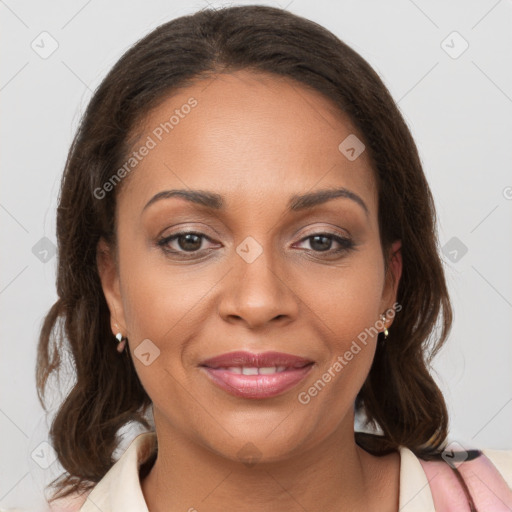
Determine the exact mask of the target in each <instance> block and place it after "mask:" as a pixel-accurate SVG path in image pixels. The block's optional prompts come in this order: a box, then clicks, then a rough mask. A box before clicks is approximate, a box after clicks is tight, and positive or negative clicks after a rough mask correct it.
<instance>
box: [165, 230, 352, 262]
mask: <svg viewBox="0 0 512 512" xmlns="http://www.w3.org/2000/svg"><path fill="white" fill-rule="evenodd" d="M185 235H196V236H198V237H200V238H201V239H206V240H210V241H213V240H211V238H210V237H208V236H206V235H205V234H203V233H199V232H197V231H180V232H179V233H174V234H173V235H170V236H166V237H164V238H161V239H160V240H158V242H157V245H158V246H159V247H161V249H162V250H163V251H164V252H165V253H167V254H173V255H176V254H177V255H179V256H180V257H184V258H194V257H195V255H197V254H198V253H200V252H202V251H204V250H205V249H199V250H197V251H184V250H175V249H170V248H169V247H168V245H169V244H170V243H171V242H173V241H174V240H177V239H178V238H180V237H181V236H185ZM317 236H322V237H326V238H329V239H331V240H334V241H335V242H337V243H338V244H339V245H340V246H341V247H340V248H339V249H336V250H333V249H327V250H326V251H315V250H314V249H309V250H311V251H312V252H314V253H316V254H319V255H322V254H325V255H329V256H332V255H337V254H341V253H348V252H350V251H352V250H354V249H355V246H356V244H355V243H354V242H353V241H352V240H351V239H350V238H345V237H342V236H339V235H336V234H334V233H329V232H318V233H312V234H311V235H308V236H306V237H304V238H302V239H301V240H300V241H299V242H304V241H306V240H309V239H311V238H314V237H317Z"/></svg>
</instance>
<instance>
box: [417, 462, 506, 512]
mask: <svg viewBox="0 0 512 512" xmlns="http://www.w3.org/2000/svg"><path fill="white" fill-rule="evenodd" d="M419 461H420V463H421V465H422V466H423V470H424V471H425V473H426V475H427V479H428V482H429V485H430V490H431V492H432V498H433V500H434V506H435V509H436V512H472V511H473V510H476V511H478V512H510V511H511V510H512V490H511V489H510V488H509V487H508V485H507V483H506V482H505V480H504V479H503V477H502V476H501V474H500V473H499V471H498V470H497V469H496V467H495V466H494V464H493V463H492V462H491V461H490V460H489V458H488V457H486V456H485V454H483V453H481V454H480V455H479V456H478V457H476V458H475V459H472V460H466V461H464V462H462V463H461V464H459V465H458V466H457V469H458V471H459V473H460V475H461V476H462V478H463V479H464V481H465V483H466V486H467V488H468V490H469V493H470V494H471V497H472V499H473V503H474V505H475V508H471V507H470V506H469V504H468V499H467V497H466V494H465V492H464V489H463V487H462V484H461V483H460V482H459V480H458V478H457V476H456V474H455V471H454V470H453V469H452V467H451V466H450V464H448V463H447V462H445V461H444V460H441V461H424V460H421V459H419Z"/></svg>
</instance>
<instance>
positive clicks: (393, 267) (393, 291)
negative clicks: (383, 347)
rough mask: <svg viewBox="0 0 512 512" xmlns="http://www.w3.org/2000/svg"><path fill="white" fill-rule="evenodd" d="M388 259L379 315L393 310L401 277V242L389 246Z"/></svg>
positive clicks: (397, 241)
mask: <svg viewBox="0 0 512 512" xmlns="http://www.w3.org/2000/svg"><path fill="white" fill-rule="evenodd" d="M388 258H389V259H388V261H389V264H388V269H387V272H386V277H385V283H384V289H383V291H382V301H381V310H380V311H381V313H385V311H387V310H388V309H394V308H393V304H395V302H396V296H397V292H398V285H399V284H400V278H401V276H402V242H401V240H396V241H395V242H393V243H392V244H391V248H390V251H389V254H388ZM388 327H389V325H388Z"/></svg>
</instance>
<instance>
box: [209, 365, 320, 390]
mask: <svg viewBox="0 0 512 512" xmlns="http://www.w3.org/2000/svg"><path fill="white" fill-rule="evenodd" d="M312 366H313V365H312V364H309V365H307V366H304V367H303V368H295V369H291V370H284V371H282V372H276V373H272V374H270V375H241V374H239V373H232V372H229V371H228V370H225V369H221V368H208V367H206V366H203V367H202V368H203V369H204V370H206V373H207V374H208V376H209V377H210V378H211V379H212V380H213V382H214V383H215V384H217V385H218V386H219V387H220V388H222V389H223V390H224V391H227V392H228V393H230V394H232V395H234V396H239V397H242V398H271V397H273V396H277V395H280V394H281V393H284V392H285V391H288V390H289V389H291V388H293V387H294V386H295V385H297V384H298V383H299V382H300V381H301V380H302V379H304V378H305V377H306V375H307V374H308V373H309V372H310V370H311V367H312Z"/></svg>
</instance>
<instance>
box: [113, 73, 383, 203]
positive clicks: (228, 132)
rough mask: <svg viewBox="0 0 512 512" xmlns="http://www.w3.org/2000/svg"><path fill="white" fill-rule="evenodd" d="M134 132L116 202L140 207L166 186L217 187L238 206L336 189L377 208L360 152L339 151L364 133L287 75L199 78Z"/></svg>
mask: <svg viewBox="0 0 512 512" xmlns="http://www.w3.org/2000/svg"><path fill="white" fill-rule="evenodd" d="M138 135H140V136H139V138H138V140H137V142H136V143H135V144H134V145H133V147H132V151H136V152H138V153H139V155H138V157H137V163H136V168H135V169H134V170H133V171H132V172H130V176H129V179H128V180H127V183H125V184H123V190H122V193H121V196H123V195H129V196H130V202H131V204H132V205H133V206H138V207H139V208H142V207H143V206H144V204H145V202H147V201H148V200H149V199H150V198H151V197H152V196H153V195H154V194H156V193H158V192H161V191H162V190H165V189H170V188H181V189H183V188H191V189H204V190H215V191H216V192H218V193H220V194H221V195H223V196H225V197H226V199H227V200H226V203H227V204H226V206H227V207H228V208H229V207H230V206H231V207H233V208H235V207H236V208H240V207H242V206H243V205H249V203H250V202H251V201H256V202H260V203H261V201H262V200H264V199H275V200H276V201H278V200H279V198H282V197H283V196H285V197H286V198H287V197H288V196H290V195H293V194H301V193H304V192H307V191H310V190H313V189H315V188H328V187H340V186H341V187H345V188H347V189H350V190H353V191H354V192H355V193H357V194H358V195H361V196H364V198H365V202H366V203H367V205H368V207H369V209H370V210H373V209H375V203H376V201H377V197H376V187H375V182H374V177H373V170H372V166H371V162H370V158H369V156H368V154H367V152H366V151H363V152H362V153H361V155H360V156H359V157H358V158H356V159H355V160H349V159H348V158H347V156H346V155H345V154H344V153H342V151H340V148H339V146H340V144H341V143H343V141H345V140H346V139H347V137H354V136H356V137H358V139H362V136H361V135H360V134H359V133H358V132H357V130H356V129H355V128H354V126H353V124H352V123H351V122H350V120H349V119H348V117H347V116H346V115H344V114H342V113H341V112H340V111H339V110H338V109H337V108H336V107H335V105H334V104H333V103H332V102H331V101H330V100H329V99H327V98H325V97H324V96H323V95H322V94H321V93H319V92H317V91H314V90H311V89H309V88H307V87H305V86H303V85H301V84H299V83H297V82H295V81H293V80H291V79H289V78H283V77H279V76H275V75H271V74H267V73H260V72H258V73H256V72H253V71H247V70H244V71H237V72H234V73H230V74H219V75H214V76H213V77H209V78H205V79H204V80H199V81H197V82H195V83H194V84H193V85H190V86H188V87H186V88H183V89H180V90H178V91H176V92H174V93H172V94H171V95H169V96H168V97H166V98H165V99H164V100H163V101H162V102H160V103H159V105H158V106H157V107H156V108H154V109H153V110H152V111H151V112H149V113H148V115H147V116H146V117H145V118H144V120H143V123H142V124H141V127H140V128H139V131H138ZM348 140H352V139H351V138H349V139H348ZM143 147H146V148H149V149H146V150H143ZM141 153H144V155H143V156H142V155H141ZM128 156H130V155H128ZM121 200H122V199H120V201H121ZM281 201H282V200H281Z"/></svg>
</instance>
